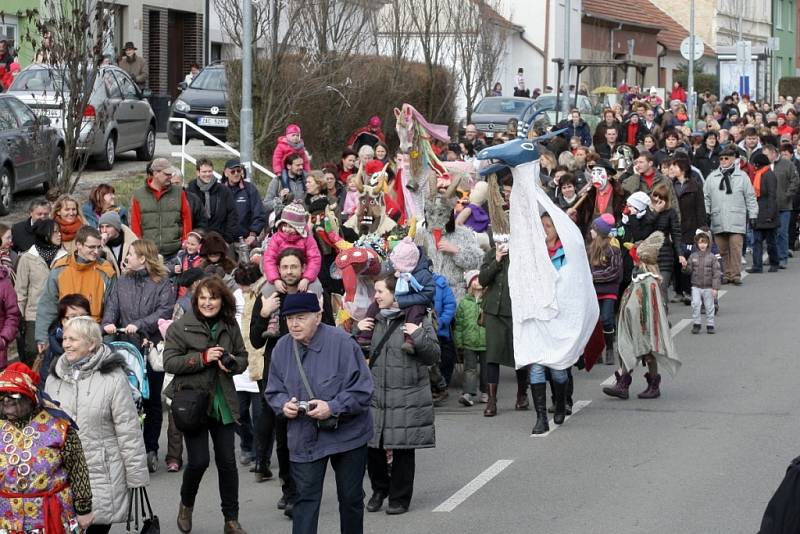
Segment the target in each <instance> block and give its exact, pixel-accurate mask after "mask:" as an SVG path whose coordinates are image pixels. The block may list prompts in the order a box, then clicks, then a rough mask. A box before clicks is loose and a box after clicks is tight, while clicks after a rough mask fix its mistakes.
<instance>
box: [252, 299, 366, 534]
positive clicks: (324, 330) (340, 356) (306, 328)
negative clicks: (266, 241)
mask: <svg viewBox="0 0 800 534" xmlns="http://www.w3.org/2000/svg"><path fill="white" fill-rule="evenodd" d="M281 315H283V316H284V317H285V318H286V324H287V326H288V328H289V335H286V336H283V337H282V338H281V339H280V340H279V341H278V344H277V345H276V346H275V349H274V350H273V352H272V360H271V362H270V369H269V379H268V382H267V388H266V392H265V396H266V398H267V401H268V402H269V405H270V407H271V408H272V409H273V411H274V412H275V413H276V414H278V415H279V416H281V415H282V416H283V417H286V418H287V419H288V420H289V423H288V441H289V454H290V461H291V473H292V478H293V479H294V481H295V483H296V485H297V499H296V501H295V504H294V514H293V521H292V533H293V534H315V533H316V532H317V524H318V521H319V508H320V502H321V500H322V485H323V481H324V479H325V471H326V470H327V466H328V461H330V463H331V465H332V467H333V470H334V472H335V474H336V488H337V493H338V501H339V514H340V518H339V524H340V528H341V532H342V534H361V533H363V532H364V489H363V479H364V472H365V470H366V465H367V443H368V442H369V440H370V438H371V437H372V434H373V425H372V415H371V414H370V402H371V399H372V394H373V390H374V384H373V382H372V375H371V373H370V370H369V368H368V367H367V364H366V360H365V359H364V354H363V353H362V352H361V348H360V347H359V346H358V344H357V343H356V341H355V340H354V339H353V338H352V337H351V336H350V335H349V334H348V333H347V332H345V331H344V330H342V329H340V328H336V327H333V326H329V325H326V324H322V312H321V311H320V307H319V300H318V299H317V297H316V296H315V295H314V294H313V293H295V294H292V295H286V298H285V299H284V302H283V307H282V309H281Z"/></svg>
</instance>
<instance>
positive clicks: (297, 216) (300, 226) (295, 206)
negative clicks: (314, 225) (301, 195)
mask: <svg viewBox="0 0 800 534" xmlns="http://www.w3.org/2000/svg"><path fill="white" fill-rule="evenodd" d="M307 218H308V213H307V212H306V207H305V206H304V205H303V201H302V200H295V201H294V202H292V203H291V204H289V205H288V206H286V207H285V208H283V211H282V212H281V221H280V223H286V224H288V225H289V226H291V227H292V228H294V229H295V230H296V231H297V233H298V234H300V235H301V236H303V237H306V219H307ZM280 223H279V224H280Z"/></svg>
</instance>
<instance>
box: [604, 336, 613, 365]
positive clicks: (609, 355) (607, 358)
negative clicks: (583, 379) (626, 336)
mask: <svg viewBox="0 0 800 534" xmlns="http://www.w3.org/2000/svg"><path fill="white" fill-rule="evenodd" d="M603 338H604V339H605V340H606V353H605V355H604V357H603V363H604V364H606V365H614V360H615V358H614V332H603Z"/></svg>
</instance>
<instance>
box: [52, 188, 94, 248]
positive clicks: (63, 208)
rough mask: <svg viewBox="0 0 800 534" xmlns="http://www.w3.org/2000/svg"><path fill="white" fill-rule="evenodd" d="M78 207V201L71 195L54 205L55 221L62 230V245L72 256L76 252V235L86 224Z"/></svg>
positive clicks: (59, 198) (65, 196)
mask: <svg viewBox="0 0 800 534" xmlns="http://www.w3.org/2000/svg"><path fill="white" fill-rule="evenodd" d="M78 206H79V205H78V200H77V199H76V198H75V197H73V196H70V195H61V196H60V197H58V199H57V200H56V203H55V204H54V205H53V213H54V215H53V220H54V221H56V222H57V223H58V227H59V229H60V230H61V245H62V246H63V247H64V249H66V251H67V252H68V253H70V254H72V253H73V252H75V235H76V234H77V233H78V230H80V229H81V227H82V226H84V225H85V224H86V221H84V219H83V215H82V214H81V212H80V209H79V207H78Z"/></svg>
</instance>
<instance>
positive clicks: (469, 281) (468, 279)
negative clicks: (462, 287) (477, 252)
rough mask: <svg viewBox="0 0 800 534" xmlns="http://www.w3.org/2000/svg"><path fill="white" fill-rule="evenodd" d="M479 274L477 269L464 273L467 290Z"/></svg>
mask: <svg viewBox="0 0 800 534" xmlns="http://www.w3.org/2000/svg"><path fill="white" fill-rule="evenodd" d="M480 274H481V272H480V271H479V270H478V269H472V270H471V271H467V272H465V273H464V281H465V282H466V283H467V289H469V286H471V285H472V281H473V280H475V278H477V277H478V275H480Z"/></svg>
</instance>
